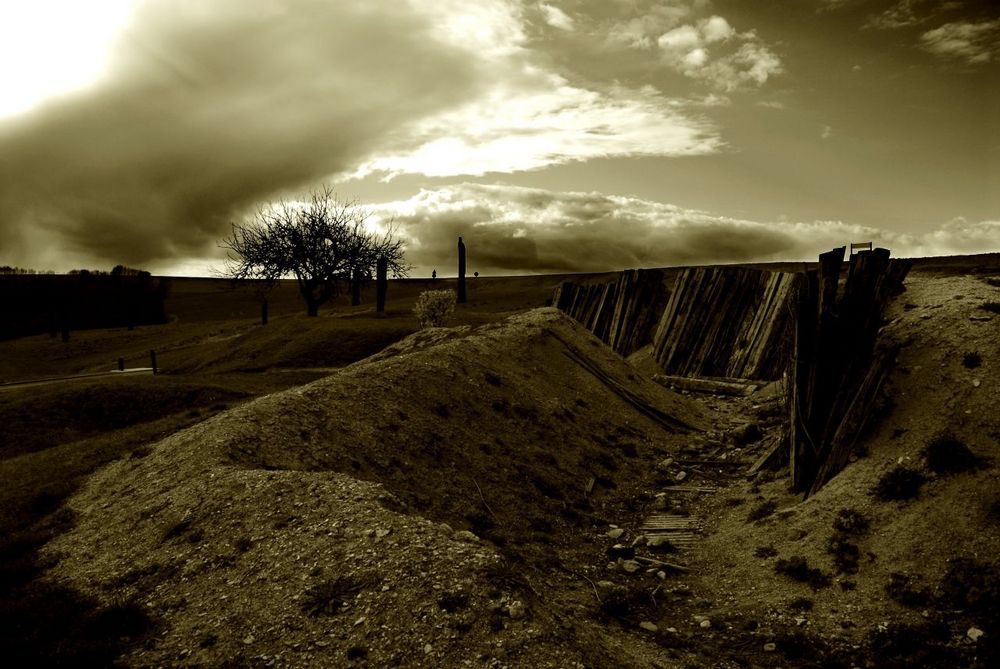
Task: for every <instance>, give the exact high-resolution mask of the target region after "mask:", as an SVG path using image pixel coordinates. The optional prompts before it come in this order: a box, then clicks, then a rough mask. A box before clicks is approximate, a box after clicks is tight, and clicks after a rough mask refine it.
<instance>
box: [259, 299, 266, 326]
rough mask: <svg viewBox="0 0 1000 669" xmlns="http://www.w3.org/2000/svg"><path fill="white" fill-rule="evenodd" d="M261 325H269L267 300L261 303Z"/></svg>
mask: <svg viewBox="0 0 1000 669" xmlns="http://www.w3.org/2000/svg"><path fill="white" fill-rule="evenodd" d="M260 324H261V325H267V300H264V301H263V302H261V303H260Z"/></svg>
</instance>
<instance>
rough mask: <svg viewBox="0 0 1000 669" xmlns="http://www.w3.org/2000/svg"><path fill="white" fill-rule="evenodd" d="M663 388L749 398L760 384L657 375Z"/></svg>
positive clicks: (655, 379)
mask: <svg viewBox="0 0 1000 669" xmlns="http://www.w3.org/2000/svg"><path fill="white" fill-rule="evenodd" d="M653 381H656V382H657V383H659V384H660V385H661V386H665V387H674V388H680V389H682V390H688V391H690V392H694V393H710V394H713V395H731V396H736V397H747V396H749V395H752V394H753V393H754V392H755V391H756V390H757V388H758V387H759V384H757V383H754V382H753V381H745V380H743V379H726V380H721V379H706V378H703V377H697V376H674V375H671V374H657V375H655V376H654V377H653Z"/></svg>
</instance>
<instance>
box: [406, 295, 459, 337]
mask: <svg viewBox="0 0 1000 669" xmlns="http://www.w3.org/2000/svg"><path fill="white" fill-rule="evenodd" d="M457 300H458V297H457V296H456V295H455V291H453V290H428V291H424V292H423V293H420V295H419V296H418V297H417V302H416V304H415V305H414V306H413V315H414V316H416V317H417V322H419V323H420V327H422V328H439V327H443V326H444V325H445V324H446V323H447V322H448V319H449V318H451V315H452V314H453V313H454V312H455V304H456V302H457Z"/></svg>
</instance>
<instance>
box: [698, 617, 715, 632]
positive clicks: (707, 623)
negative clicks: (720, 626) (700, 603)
mask: <svg viewBox="0 0 1000 669" xmlns="http://www.w3.org/2000/svg"><path fill="white" fill-rule="evenodd" d="M698 626H699V627H702V628H704V629H708V628H709V627H711V626H712V621H711V620H709V619H708V618H705V619H704V620H702V621H701V622H700V623H698Z"/></svg>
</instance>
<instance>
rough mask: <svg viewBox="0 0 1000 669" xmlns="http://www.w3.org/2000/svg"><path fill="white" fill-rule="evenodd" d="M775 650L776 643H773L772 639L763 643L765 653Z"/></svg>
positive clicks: (776, 647) (776, 648)
mask: <svg viewBox="0 0 1000 669" xmlns="http://www.w3.org/2000/svg"><path fill="white" fill-rule="evenodd" d="M776 650H778V644H776V643H774V642H773V641H771V642H768V643H765V644H764V652H765V653H773V652H774V651H776Z"/></svg>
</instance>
